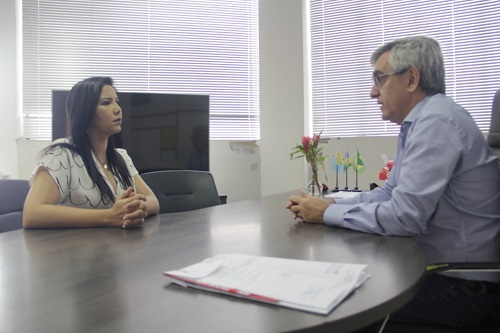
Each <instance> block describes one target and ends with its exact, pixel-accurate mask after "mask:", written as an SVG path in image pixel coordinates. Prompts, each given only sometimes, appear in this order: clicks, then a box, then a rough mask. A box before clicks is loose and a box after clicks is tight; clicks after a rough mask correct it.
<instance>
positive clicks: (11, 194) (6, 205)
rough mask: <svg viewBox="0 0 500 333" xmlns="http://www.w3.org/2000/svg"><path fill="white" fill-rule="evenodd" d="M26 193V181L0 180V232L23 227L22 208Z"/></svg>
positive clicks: (27, 189)
mask: <svg viewBox="0 0 500 333" xmlns="http://www.w3.org/2000/svg"><path fill="white" fill-rule="evenodd" d="M28 191H29V185H28V181H27V180H22V179H1V180H0V232H5V231H11V230H16V229H21V228H22V227H23V206H24V200H25V199H26V196H27V195H28Z"/></svg>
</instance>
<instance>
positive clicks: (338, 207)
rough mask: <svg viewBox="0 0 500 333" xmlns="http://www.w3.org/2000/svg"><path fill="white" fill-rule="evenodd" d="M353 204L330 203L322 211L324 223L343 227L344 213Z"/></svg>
mask: <svg viewBox="0 0 500 333" xmlns="http://www.w3.org/2000/svg"><path fill="white" fill-rule="evenodd" d="M353 206H354V205H352V204H351V205H348V204H336V203H335V204H331V205H330V206H328V208H327V209H326V210H325V212H324V213H323V220H324V221H325V224H326V225H329V226H331V227H344V215H345V213H347V212H348V211H349V210H351V208H352V207H353Z"/></svg>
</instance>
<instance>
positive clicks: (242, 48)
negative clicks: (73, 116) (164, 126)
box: [22, 0, 260, 140]
mask: <svg viewBox="0 0 500 333" xmlns="http://www.w3.org/2000/svg"><path fill="white" fill-rule="evenodd" d="M22 6H23V8H22V12H23V83H22V86H23V100H22V110H23V137H24V138H30V139H50V138H51V113H52V110H51V91H52V90H54V89H58V90H69V89H70V88H71V87H72V86H73V84H75V83H76V82H78V81H80V80H82V79H84V78H87V77H90V76H110V77H112V78H113V79H114V81H115V85H116V87H117V89H118V91H119V92H120V91H123V92H152V93H155V92H156V93H178V94H202V95H210V138H211V139H215V140H217V139H233V140H258V139H259V138H260V130H259V59H258V57H259V49H258V46H259V40H258V38H259V37H258V0H218V1H204V0H169V1H164V0H86V1H76V0H71V1H69V0H23V2H22ZM124 112H126V110H124Z"/></svg>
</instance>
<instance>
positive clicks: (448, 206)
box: [286, 37, 500, 326]
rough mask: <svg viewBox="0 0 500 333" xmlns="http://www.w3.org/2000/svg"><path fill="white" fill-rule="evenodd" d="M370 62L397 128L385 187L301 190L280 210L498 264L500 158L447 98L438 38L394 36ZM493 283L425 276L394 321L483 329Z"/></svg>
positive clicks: (494, 278)
mask: <svg viewBox="0 0 500 333" xmlns="http://www.w3.org/2000/svg"><path fill="white" fill-rule="evenodd" d="M371 63H372V66H373V67H374V71H373V87H372V90H371V93H370V97H371V98H375V99H377V102H378V104H379V105H380V108H381V111H382V118H383V119H384V120H389V121H391V122H393V123H396V124H398V125H401V133H400V137H399V139H398V147H397V151H396V155H395V163H394V167H393V169H392V171H391V174H390V177H389V179H388V180H387V182H386V184H385V186H382V187H381V188H379V189H377V190H374V191H371V192H366V193H361V194H359V195H357V196H356V197H354V198H351V199H339V200H337V201H336V202H335V201H333V202H332V201H330V200H324V199H319V198H312V197H308V196H307V195H306V194H304V193H302V195H301V196H292V197H290V201H289V202H288V204H287V205H286V208H288V209H290V210H291V212H292V213H293V214H294V217H295V218H297V217H298V218H301V219H302V220H303V221H304V222H309V223H326V224H327V225H329V226H335V227H342V228H349V229H353V230H358V231H363V232H369V233H375V234H381V235H395V236H412V237H414V238H415V240H416V241H417V242H418V244H419V245H420V247H421V249H422V251H423V253H424V255H425V257H426V260H427V262H428V263H435V262H449V261H467V262H479V261H500V175H499V168H498V161H497V158H496V157H495V156H493V155H492V153H491V151H490V149H489V147H488V145H487V143H486V141H485V140H484V137H483V135H482V134H481V132H480V130H479V129H478V127H477V125H476V124H475V122H474V120H473V119H472V118H471V117H470V115H469V114H468V112H467V111H465V110H464V109H463V108H462V107H460V106H459V105H457V104H456V103H455V102H454V101H453V100H452V99H451V98H449V97H446V96H445V95H444V94H445V75H444V64H443V57H442V53H441V49H440V47H439V44H438V43H437V42H436V41H435V40H433V39H431V38H427V37H409V38H402V39H397V40H395V41H393V42H390V43H387V44H385V45H383V46H381V47H380V48H378V49H377V50H376V51H375V52H374V53H373V54H372V58H371ZM409 259H410V258H409ZM498 282H500V274H499V273H478V272H474V273H467V274H465V273H446V274H445V273H443V274H434V275H431V276H429V277H428V278H427V279H426V282H425V285H424V287H423V288H422V289H421V291H420V293H419V294H418V297H415V299H414V300H412V301H411V302H410V303H409V304H408V305H407V306H405V307H404V308H403V309H401V310H400V311H398V312H396V313H395V314H393V315H391V318H393V319H394V320H400V321H412V322H427V323H433V324H436V323H440V324H446V325H452V326H475V325H479V324H481V323H483V322H484V321H486V320H487V319H488V317H489V316H491V314H492V312H493V310H492V308H493V306H494V303H495V302H496V301H495V296H494V294H493V293H492V292H491V291H492V290H493V289H494V288H495V287H496V286H497V284H498ZM497 297H498V296H497Z"/></svg>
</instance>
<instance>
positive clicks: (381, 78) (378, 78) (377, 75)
mask: <svg viewBox="0 0 500 333" xmlns="http://www.w3.org/2000/svg"><path fill="white" fill-rule="evenodd" d="M407 70H408V68H406V69H402V70H399V71H393V72H389V73H382V72H377V71H375V72H373V74H372V80H373V87H374V88H376V89H380V87H382V86H383V85H384V83H385V81H386V80H387V78H388V77H389V76H391V75H395V74H401V73H403V72H406V71H407Z"/></svg>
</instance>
